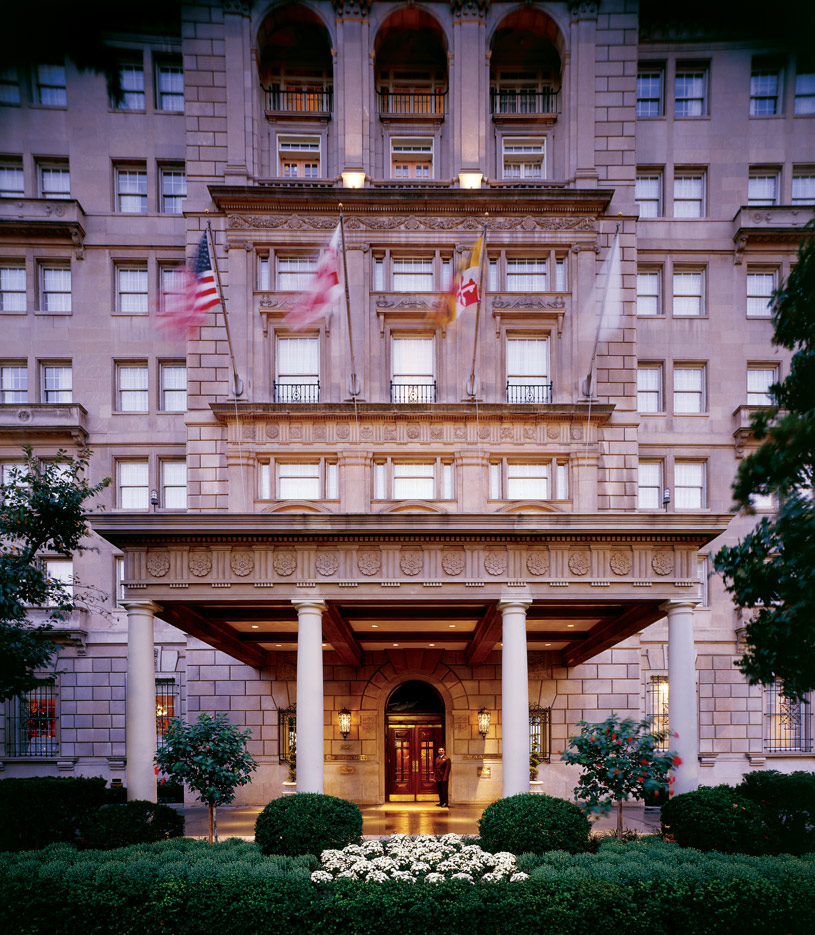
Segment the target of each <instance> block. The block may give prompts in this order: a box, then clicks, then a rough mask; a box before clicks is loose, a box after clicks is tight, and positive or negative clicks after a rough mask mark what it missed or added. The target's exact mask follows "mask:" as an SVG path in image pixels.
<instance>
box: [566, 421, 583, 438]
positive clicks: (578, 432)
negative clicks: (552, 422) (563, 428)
mask: <svg viewBox="0 0 815 935" xmlns="http://www.w3.org/2000/svg"><path fill="white" fill-rule="evenodd" d="M569 435H570V436H571V438H572V441H580V439H581V438H582V437H583V426H582V425H575V424H574V423H572V424H571V425H570V426H569Z"/></svg>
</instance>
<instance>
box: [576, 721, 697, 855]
mask: <svg viewBox="0 0 815 935" xmlns="http://www.w3.org/2000/svg"><path fill="white" fill-rule="evenodd" d="M577 726H578V727H579V728H580V733H579V734H578V735H577V736H576V737H570V738H569V746H570V747H573V748H574V749H568V750H566V751H565V752H563V753H562V754H561V759H562V760H563V761H564V762H565V763H572V764H574V765H576V766H582V767H583V773H582V774H581V776H580V778H579V779H578V781H577V785H576V786H575V789H574V794H575V798H577V799H582V800H583V801H584V802H585V803H586V808H587V809H588V811H590V812H596V813H597V814H600V815H607V814H608V813H609V812H610V811H611V809H612V806H613V804H614V803H615V802H616V804H617V837H618V838H620V839H622V836H623V802H625V801H627V800H628V799H629V798H635V799H642V798H645V796H646V794H647V793H654V794H656V793H658V792H659V791H660V790H662V789H664V788H665V787H666V786H668V785H670V784H672V783H673V781H674V780H673V776H671V775H670V772H671V769H672V767H674V766H679V765H680V763H681V762H682V760H681V759H680V757H678V756H677V755H676V753H674V752H673V751H663V750H658V749H657V747H658V745H659V744H661V743H663V742H664V741H665V739H666V738H667V737H668V736H669V732H668V731H654V725H653V723H652V722H651V721H649V720H648V719H647V718H645V719H644V720H642V721H639V723H638V722H636V721H633V720H631V718H625V720H622V721H621V720H619V719H618V718H617V715H616V714H612V715H611V716H610V717H608V718H606V720H605V721H603V723H602V724H589V723H588V722H587V721H578V722H577ZM558 752H560V751H558ZM671 794H673V790H671Z"/></svg>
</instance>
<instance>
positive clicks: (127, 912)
mask: <svg viewBox="0 0 815 935" xmlns="http://www.w3.org/2000/svg"><path fill="white" fill-rule="evenodd" d="M520 862H521V863H522V864H523V868H524V870H525V872H527V873H529V874H530V879H529V880H527V881H525V882H523V883H493V884H478V885H471V884H468V883H463V882H460V881H452V882H448V883H442V884H438V885H431V884H410V883H400V882H393V883H383V884H375V883H374V884H372V883H359V882H355V881H350V880H349V881H337V882H335V883H331V884H324V885H314V884H312V883H311V882H310V879H309V877H310V873H311V870H312V869H314V867H316V864H317V861H316V858H314V857H312V856H308V855H307V856H302V857H281V856H277V857H264V856H263V855H262V854H261V852H260V849H259V848H258V847H257V846H256V845H254V844H249V843H244V842H226V843H224V844H219V845H214V846H210V845H207V844H205V843H203V842H199V841H191V840H187V839H184V840H175V841H168V842H164V843H162V844H154V845H145V846H133V847H129V848H123V849H121V850H118V851H108V852H105V853H98V852H92V851H84V852H78V851H76V850H75V849H74V848H72V847H70V846H68V845H52V846H51V847H48V848H46V849H45V850H43V851H39V852H36V853H26V854H4V855H0V904H2V905H3V906H4V914H3V919H2V922H0V930H2V933H3V935H46V933H48V935H103V933H109V932H116V933H117V935H159V933H162V935H166V933H173V935H198V933H200V932H208V931H212V932H218V933H219V935H260V933H270V935H271V933H278V932H280V931H285V932H286V933H302V935H312V933H313V935H317V933H320V935H378V933H388V935H392V932H394V931H398V932H399V933H400V935H427V933H428V932H430V931H433V930H443V931H444V932H445V933H446V935H495V932H513V935H527V933H529V935H532V933H536V935H555V933H557V935H584V933H587V932H591V933H592V935H612V933H614V935H617V933H619V932H620V931H621V930H624V931H625V932H626V935H675V933H676V935H679V933H681V935H732V932H735V931H738V932H739V933H740V935H750V933H755V935H759V933H761V935H809V933H811V932H813V931H815V858H812V857H804V858H793V857H763V858H759V857H741V856H738V857H735V856H733V857H731V856H724V855H721V854H700V853H699V852H698V851H692V850H682V849H681V848H679V847H678V846H676V845H674V844H667V843H664V842H661V841H656V842H652V843H648V844H645V843H637V844H620V843H617V842H608V843H605V844H603V845H601V846H600V848H599V850H598V853H597V854H574V855H572V854H567V853H565V852H562V851H553V852H550V853H548V854H543V855H532V854H527V855H523V856H522V857H521V858H520Z"/></svg>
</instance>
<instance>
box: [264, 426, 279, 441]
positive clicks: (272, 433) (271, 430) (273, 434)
mask: <svg viewBox="0 0 815 935" xmlns="http://www.w3.org/2000/svg"><path fill="white" fill-rule="evenodd" d="M278 435H280V426H279V425H277V423H276V422H269V423H267V425H266V437H267V438H277V437H278Z"/></svg>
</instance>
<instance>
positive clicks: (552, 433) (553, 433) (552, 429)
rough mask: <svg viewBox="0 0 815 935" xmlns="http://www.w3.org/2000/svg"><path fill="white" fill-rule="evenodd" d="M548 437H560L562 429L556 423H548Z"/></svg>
mask: <svg viewBox="0 0 815 935" xmlns="http://www.w3.org/2000/svg"><path fill="white" fill-rule="evenodd" d="M546 437H547V438H552V439H555V438H560V429H559V428H558V426H556V425H547V426H546Z"/></svg>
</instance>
